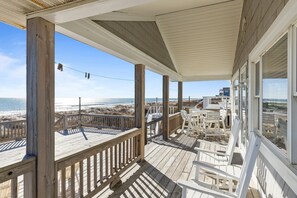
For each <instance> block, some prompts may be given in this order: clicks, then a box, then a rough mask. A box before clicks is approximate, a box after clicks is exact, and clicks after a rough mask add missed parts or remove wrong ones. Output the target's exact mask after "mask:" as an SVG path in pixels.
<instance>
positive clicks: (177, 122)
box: [169, 112, 181, 134]
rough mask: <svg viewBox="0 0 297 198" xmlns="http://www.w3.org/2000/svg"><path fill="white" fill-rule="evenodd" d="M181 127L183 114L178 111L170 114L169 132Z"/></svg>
mask: <svg viewBox="0 0 297 198" xmlns="http://www.w3.org/2000/svg"><path fill="white" fill-rule="evenodd" d="M180 127H181V114H180V112H177V113H175V114H172V115H170V116H169V133H170V134H172V133H174V132H176V131H177V130H178V129H179V128H180Z"/></svg>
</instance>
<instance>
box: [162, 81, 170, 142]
mask: <svg viewBox="0 0 297 198" xmlns="http://www.w3.org/2000/svg"><path fill="white" fill-rule="evenodd" d="M168 138H169V76H163V139H164V140H168Z"/></svg>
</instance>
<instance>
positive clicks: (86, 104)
mask: <svg viewBox="0 0 297 198" xmlns="http://www.w3.org/2000/svg"><path fill="white" fill-rule="evenodd" d="M170 100H171V101H175V100H177V99H175V98H171V99H170ZM145 101H146V102H155V101H156V98H146V99H145ZM158 102H162V98H159V99H158ZM133 104H134V98H82V99H81V108H82V109H88V108H92V107H112V106H115V105H133ZM78 108H79V99H78V98H56V100H55V111H56V112H59V111H71V110H78ZM25 113H26V99H24V98H0V115H2V116H3V115H24V114H25Z"/></svg>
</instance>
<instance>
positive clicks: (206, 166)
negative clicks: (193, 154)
mask: <svg viewBox="0 0 297 198" xmlns="http://www.w3.org/2000/svg"><path fill="white" fill-rule="evenodd" d="M193 165H195V166H200V167H201V168H203V169H206V170H209V171H212V172H215V173H218V174H221V175H224V176H226V177H228V178H231V179H233V180H237V181H239V178H238V177H236V176H234V175H231V174H229V173H226V172H225V171H222V170H220V169H218V168H216V165H212V164H207V163H204V162H198V161H193ZM226 166H230V165H226ZM226 166H225V167H226ZM217 167H218V166H217Z"/></svg>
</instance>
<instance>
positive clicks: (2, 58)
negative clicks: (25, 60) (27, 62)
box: [0, 53, 18, 72]
mask: <svg viewBox="0 0 297 198" xmlns="http://www.w3.org/2000/svg"><path fill="white" fill-rule="evenodd" d="M17 62H18V60H17V59H15V58H12V57H9V56H7V55H5V54H2V53H0V72H2V71H3V70H5V69H7V68H8V67H10V66H12V65H13V64H15V63H17Z"/></svg>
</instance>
